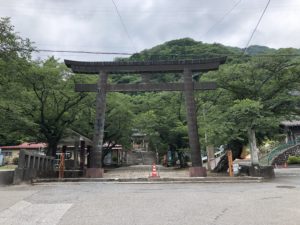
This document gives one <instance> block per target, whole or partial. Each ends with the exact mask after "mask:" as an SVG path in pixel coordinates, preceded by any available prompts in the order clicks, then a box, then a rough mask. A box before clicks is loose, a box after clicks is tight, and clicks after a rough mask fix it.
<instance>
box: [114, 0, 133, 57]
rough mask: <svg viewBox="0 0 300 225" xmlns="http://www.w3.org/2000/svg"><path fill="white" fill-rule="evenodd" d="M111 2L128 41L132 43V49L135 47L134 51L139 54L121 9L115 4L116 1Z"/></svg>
mask: <svg viewBox="0 0 300 225" xmlns="http://www.w3.org/2000/svg"><path fill="white" fill-rule="evenodd" d="M111 1H112V3H113V5H114V7H115V10H116V13H117V15H118V17H119V19H120V22H121V24H122V26H123V29H124V31H125V33H126V35H127V37H128V39H129V41H130V43H131V45H132V47H133V48H134V50H135V51H136V52H137V48H136V46H135V44H134V42H133V40H132V38H131V36H130V34H129V32H128V29H127V27H126V25H125V23H124V20H123V18H122V16H121V13H120V11H119V9H118V6H117V4H116V3H115V1H114V0H111Z"/></svg>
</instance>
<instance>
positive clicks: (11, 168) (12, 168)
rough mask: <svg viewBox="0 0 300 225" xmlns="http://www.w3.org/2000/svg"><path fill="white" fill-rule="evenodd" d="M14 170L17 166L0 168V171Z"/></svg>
mask: <svg viewBox="0 0 300 225" xmlns="http://www.w3.org/2000/svg"><path fill="white" fill-rule="evenodd" d="M15 168H17V165H5V166H0V170H14V169H15Z"/></svg>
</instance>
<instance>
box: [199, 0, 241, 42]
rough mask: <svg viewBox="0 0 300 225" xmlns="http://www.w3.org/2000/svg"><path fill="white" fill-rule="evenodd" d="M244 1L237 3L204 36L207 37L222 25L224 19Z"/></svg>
mask: <svg viewBox="0 0 300 225" xmlns="http://www.w3.org/2000/svg"><path fill="white" fill-rule="evenodd" d="M241 1H242V0H239V1H238V2H236V3H235V4H234V5H233V7H232V8H231V9H229V10H228V11H227V12H226V13H225V14H224V15H223V16H222V17H221V18H220V19H219V20H218V21H217V22H216V23H214V24H213V25H212V26H211V27H210V28H209V29H208V30H207V31H206V32H205V33H204V34H203V36H204V37H205V36H206V35H207V34H208V33H209V32H210V31H211V30H213V29H214V28H215V27H216V26H217V25H218V24H220V23H222V22H223V21H224V19H225V18H226V17H227V16H228V15H229V14H230V13H231V12H232V11H233V10H234V9H235V8H236V7H237V6H238V5H239V4H240V3H241Z"/></svg>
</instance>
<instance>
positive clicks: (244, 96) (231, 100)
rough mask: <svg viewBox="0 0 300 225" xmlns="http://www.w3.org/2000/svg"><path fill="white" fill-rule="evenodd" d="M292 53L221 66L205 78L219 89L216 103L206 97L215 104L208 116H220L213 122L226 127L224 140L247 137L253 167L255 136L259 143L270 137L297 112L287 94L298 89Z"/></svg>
mask: <svg viewBox="0 0 300 225" xmlns="http://www.w3.org/2000/svg"><path fill="white" fill-rule="evenodd" d="M292 53H293V50H291V49H285V50H278V51H277V52H276V53H275V54H270V55H268V56H267V57H266V56H263V57H259V56H258V57H252V58H251V59H250V60H249V61H248V62H245V63H241V64H237V65H224V66H223V67H222V68H221V69H220V70H219V71H217V72H211V73H208V74H207V75H206V78H208V77H210V78H211V79H215V80H216V81H217V82H218V86H219V87H220V90H218V92H219V93H220V94H219V95H217V96H218V97H219V98H218V99H215V96H216V95H214V96H210V97H211V98H210V101H214V103H215V104H216V106H214V107H213V108H214V112H212V113H217V114H218V115H220V118H221V121H220V118H218V119H217V121H218V122H219V123H220V125H221V126H222V125H223V126H224V125H226V127H225V133H227V134H228V138H230V136H231V137H235V138H243V137H245V136H247V139H248V141H249V144H250V149H251V153H252V162H253V163H254V164H258V151H257V147H256V139H257V136H256V134H257V133H259V136H260V138H261V139H263V138H265V137H266V135H267V134H268V133H269V134H270V133H272V132H273V134H274V132H276V131H277V130H278V126H279V122H280V121H281V120H283V119H289V118H291V117H292V116H293V115H295V113H296V112H297V110H298V108H297V105H298V102H299V96H297V95H292V94H291V93H292V92H293V91H295V90H298V89H299V88H298V86H297V85H298V84H299V81H300V74H299V71H300V70H299V60H298V59H297V58H295V57H291V55H293V54H292ZM203 98H206V99H207V98H208V99H209V96H203ZM211 117H212V118H213V117H214V116H211ZM211 122H212V123H213V121H211ZM226 130H227V131H226Z"/></svg>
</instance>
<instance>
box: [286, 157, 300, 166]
mask: <svg viewBox="0 0 300 225" xmlns="http://www.w3.org/2000/svg"><path fill="white" fill-rule="evenodd" d="M287 163H288V164H300V156H289V159H288V161H287Z"/></svg>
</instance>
